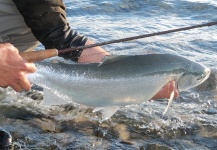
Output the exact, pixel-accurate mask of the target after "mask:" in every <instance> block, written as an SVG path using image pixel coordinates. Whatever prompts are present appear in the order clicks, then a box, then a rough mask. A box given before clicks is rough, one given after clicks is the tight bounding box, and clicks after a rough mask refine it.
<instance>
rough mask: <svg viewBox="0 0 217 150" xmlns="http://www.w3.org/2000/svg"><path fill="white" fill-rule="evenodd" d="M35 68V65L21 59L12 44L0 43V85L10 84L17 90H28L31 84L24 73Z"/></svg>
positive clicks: (33, 70) (6, 85)
mask: <svg viewBox="0 0 217 150" xmlns="http://www.w3.org/2000/svg"><path fill="white" fill-rule="evenodd" d="M35 70H36V67H35V65H34V64H33V63H29V62H27V61H26V60H25V59H23V58H22V57H21V56H20V55H19V51H18V50H17V48H15V47H14V46H13V45H12V44H9V43H4V44H0V87H4V88H5V87H8V86H11V87H12V88H13V89H14V90H15V91H17V92H20V91H21V90H22V89H24V90H29V89H30V88H31V85H30V82H29V81H28V79H27V78H26V75H27V74H28V73H33V72H35Z"/></svg>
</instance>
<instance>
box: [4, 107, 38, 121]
mask: <svg viewBox="0 0 217 150" xmlns="http://www.w3.org/2000/svg"><path fill="white" fill-rule="evenodd" d="M0 114H1V115H3V116H4V117H6V118H14V119H21V120H30V119H33V118H35V117H38V118H40V117H41V115H40V114H37V113H36V112H31V111H30V110H28V109H27V108H25V107H16V106H9V105H0Z"/></svg>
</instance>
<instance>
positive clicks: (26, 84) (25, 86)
mask: <svg viewBox="0 0 217 150" xmlns="http://www.w3.org/2000/svg"><path fill="white" fill-rule="evenodd" d="M20 86H21V88H22V89H24V90H26V91H28V90H30V88H31V84H30V82H29V81H28V80H27V78H26V76H25V77H24V78H23V80H22V82H20Z"/></svg>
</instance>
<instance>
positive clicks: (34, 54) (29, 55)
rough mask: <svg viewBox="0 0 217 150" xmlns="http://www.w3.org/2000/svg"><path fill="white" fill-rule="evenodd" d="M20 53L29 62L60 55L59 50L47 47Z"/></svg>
mask: <svg viewBox="0 0 217 150" xmlns="http://www.w3.org/2000/svg"><path fill="white" fill-rule="evenodd" d="M19 54H20V56H21V57H23V58H24V59H26V60H27V61H28V62H36V61H40V60H44V59H47V58H51V57H55V56H58V50H57V49H46V50H39V51H31V52H21V53H19Z"/></svg>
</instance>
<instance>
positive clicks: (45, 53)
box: [20, 21, 217, 62]
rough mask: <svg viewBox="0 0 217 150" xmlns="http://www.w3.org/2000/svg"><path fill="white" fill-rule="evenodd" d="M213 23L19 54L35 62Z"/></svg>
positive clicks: (215, 23)
mask: <svg viewBox="0 0 217 150" xmlns="http://www.w3.org/2000/svg"><path fill="white" fill-rule="evenodd" d="M214 25H217V21H215V22H208V23H204V24H199V25H193V26H188V27H183V28H177V29H171V30H166V31H160V32H156V33H150V34H144V35H139V36H132V37H128V38H122V39H117V40H111V41H107V42H102V43H96V44H90V45H84V46H79V47H73V48H67V49H61V50H57V49H46V50H39V51H32V52H21V53H20V55H21V56H22V57H23V58H25V59H26V60H27V61H29V62H36V61H39V60H44V59H47V58H51V57H55V56H59V55H60V54H63V53H69V52H72V51H79V50H83V49H87V48H92V47H97V46H103V45H108V44H114V43H121V42H126V41H132V40H136V39H141V38H147V37H153V36H157V35H163V34H169V33H174V32H179V31H185V30H190V29H195V28H202V27H207V26H214Z"/></svg>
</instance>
